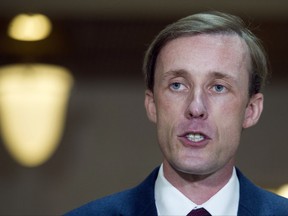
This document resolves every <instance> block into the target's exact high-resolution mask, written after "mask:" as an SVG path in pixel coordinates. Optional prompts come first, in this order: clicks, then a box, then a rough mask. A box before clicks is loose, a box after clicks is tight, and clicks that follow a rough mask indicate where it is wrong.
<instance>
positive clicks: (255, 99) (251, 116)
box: [243, 93, 264, 128]
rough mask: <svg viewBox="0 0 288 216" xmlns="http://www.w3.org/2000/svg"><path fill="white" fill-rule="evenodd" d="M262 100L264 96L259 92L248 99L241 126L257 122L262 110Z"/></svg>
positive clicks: (247, 126) (244, 126)
mask: <svg viewBox="0 0 288 216" xmlns="http://www.w3.org/2000/svg"><path fill="white" fill-rule="evenodd" d="M263 101H264V96H263V94H261V93H257V94H255V95H253V96H252V97H251V98H250V99H249V103H248V105H247V107H246V110H245V118H244V121H243V128H249V127H251V126H253V125H255V124H256V123H257V122H258V120H259V118H260V116H261V113H262V111H263Z"/></svg>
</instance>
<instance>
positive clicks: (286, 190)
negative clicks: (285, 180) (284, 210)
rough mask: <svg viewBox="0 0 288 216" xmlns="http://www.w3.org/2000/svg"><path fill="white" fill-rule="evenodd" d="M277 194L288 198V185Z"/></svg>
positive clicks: (282, 187)
mask: <svg viewBox="0 0 288 216" xmlns="http://www.w3.org/2000/svg"><path fill="white" fill-rule="evenodd" d="M277 194H279V195H280V196H283V197H286V198H288V184H286V185H283V186H281V187H280V188H279V189H278V190H277Z"/></svg>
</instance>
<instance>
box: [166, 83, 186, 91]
mask: <svg viewBox="0 0 288 216" xmlns="http://www.w3.org/2000/svg"><path fill="white" fill-rule="evenodd" d="M170 88H171V89H172V90H174V91H181V90H183V89H184V88H185V86H184V85H183V84H182V83H179V82H174V83H172V84H170Z"/></svg>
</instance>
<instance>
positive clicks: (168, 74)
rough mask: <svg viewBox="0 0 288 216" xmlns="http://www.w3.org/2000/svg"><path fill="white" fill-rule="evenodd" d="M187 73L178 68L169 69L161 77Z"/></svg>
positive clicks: (182, 75)
mask: <svg viewBox="0 0 288 216" xmlns="http://www.w3.org/2000/svg"><path fill="white" fill-rule="evenodd" d="M188 75H189V73H188V72H187V71H186V70H183V69H179V70H170V71H167V72H166V73H164V74H163V76H162V77H163V79H166V78H169V77H170V76H175V77H186V76H188Z"/></svg>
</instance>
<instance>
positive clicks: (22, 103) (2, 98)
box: [0, 64, 73, 167]
mask: <svg viewBox="0 0 288 216" xmlns="http://www.w3.org/2000/svg"><path fill="white" fill-rule="evenodd" d="M72 83H73V78H72V76H71V75H70V73H69V71H68V70H67V69H65V68H63V67H59V66H54V65H46V64H29V65H24V64H15V65H10V66H5V67H2V68H0V125H1V132H2V138H3V141H4V145H5V146H6V148H7V150H8V151H9V152H10V154H11V155H12V156H13V157H14V159H16V160H17V161H18V162H19V163H20V164H22V165H24V166H28V167H34V166H38V165H40V164H42V163H44V162H45V161H46V160H47V159H49V158H50V157H51V155H52V154H53V153H54V151H55V150H56V148H57V146H58V144H59V141H60V139H61V136H62V132H63V128H64V121H65V116H66V107H67V101H68V98H69V93H70V88H71V86H72Z"/></svg>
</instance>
